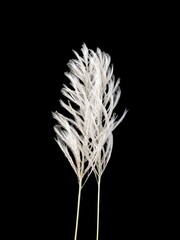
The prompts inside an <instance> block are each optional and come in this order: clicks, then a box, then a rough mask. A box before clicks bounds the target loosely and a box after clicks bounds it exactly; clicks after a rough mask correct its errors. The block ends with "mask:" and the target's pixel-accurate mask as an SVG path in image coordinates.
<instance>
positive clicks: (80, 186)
mask: <svg viewBox="0 0 180 240" xmlns="http://www.w3.org/2000/svg"><path fill="white" fill-rule="evenodd" d="M81 189H82V183H81V182H80V183H79V191H78V202H77V214H76V228H75V234H74V240H77V231H78V223H79V209H80V200H81Z"/></svg>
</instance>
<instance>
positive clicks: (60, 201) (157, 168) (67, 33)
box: [7, 5, 166, 240]
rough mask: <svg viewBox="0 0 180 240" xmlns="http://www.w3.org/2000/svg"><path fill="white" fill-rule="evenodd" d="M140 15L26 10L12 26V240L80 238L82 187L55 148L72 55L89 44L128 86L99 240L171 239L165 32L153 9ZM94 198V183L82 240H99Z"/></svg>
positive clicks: (86, 195) (86, 192)
mask: <svg viewBox="0 0 180 240" xmlns="http://www.w3.org/2000/svg"><path fill="white" fill-rule="evenodd" d="M133 7H134V6H131V8H128V7H127V8H124V7H120V6H114V5H113V7H112V6H111V5H109V6H106V8H105V9H102V8H97V6H96V5H94V7H92V9H91V8H89V7H84V8H83V9H81V8H78V10H77V8H76V10H73V6H72V5H70V9H71V11H70V10H69V8H66V7H65V6H63V7H62V6H61V7H58V8H57V9H56V7H52V8H50V9H49V6H44V5H43V6H34V7H32V8H28V7H26V8H25V9H24V11H23V12H21V11H20V13H18V14H15V16H14V18H13V19H11V20H10V22H9V30H8V31H9V37H7V44H8V47H7V49H8V51H9V55H8V56H10V60H11V62H12V63H13V64H12V65H13V67H12V70H11V71H12V74H13V76H14V77H13V81H12V84H11V87H10V88H9V96H11V97H10V100H11V103H12V105H11V107H10V110H11V113H12V114H14V113H15V114H14V115H13V116H14V118H13V123H12V124H13V134H12V133H11V137H12V138H11V139H12V141H13V144H12V145H13V147H12V146H11V149H12V150H11V151H12V152H13V154H14V153H17V155H16V156H17V157H15V159H16V160H15V161H13V162H12V163H11V164H10V163H9V169H10V170H11V171H12V175H11V177H12V176H13V177H12V180H11V181H10V189H9V192H10V198H9V199H8V202H9V207H8V209H10V213H9V215H8V216H10V217H9V219H8V221H10V222H11V223H12V226H14V227H13V228H12V232H13V234H14V235H15V236H19V238H21V237H22V238H23V239H28V238H29V237H34V236H36V237H37V238H45V237H46V238H47V239H65V240H70V239H73V235H74V227H75V217H76V202H77V193H78V182H77V178H76V176H75V174H74V172H73V170H72V169H71V167H70V164H69V163H68V161H67V159H66V158H65V157H64V155H63V153H62V152H61V150H60V149H59V147H58V145H57V144H56V142H55V141H54V137H55V133H54V131H53V126H54V124H55V123H56V121H55V120H54V119H53V118H52V111H56V110H57V111H60V110H61V108H60V105H59V102H58V100H59V99H60V98H61V93H60V90H61V88H62V85H63V84H64V83H66V82H67V81H68V79H67V78H66V77H65V76H64V72H65V71H67V70H68V67H67V65H66V64H67V62H68V61H69V60H70V59H72V58H74V54H73V52H72V49H74V50H76V51H77V52H79V53H80V49H81V46H82V44H83V43H86V44H87V46H88V48H91V49H93V50H95V49H96V48H97V47H99V48H100V49H101V50H103V51H105V52H107V53H109V54H110V56H111V59H112V63H113V65H114V74H115V76H116V78H118V77H120V78H121V90H122V96H121V99H120V102H119V104H118V106H117V108H116V113H117V114H118V115H119V116H121V114H122V113H123V110H124V109H125V108H128V109H129V112H128V114H127V115H126V117H125V119H124V121H123V122H122V123H121V124H120V125H119V127H118V128H117V129H116V130H115V131H114V147H113V153H112V157H111V160H110V162H109V164H108V166H107V169H106V171H105V172H104V175H103V178H102V188H101V210H100V238H99V239H100V240H101V239H102V240H103V239H104V240H113V239H129V238H132V237H138V239H146V238H147V237H152V236H154V234H155V233H156V232H157V231H158V232H159V233H158V234H160V232H161V230H162V231H164V229H163V226H162V218H163V217H164V218H165V215H166V212H164V211H163V208H164V201H163V199H162V196H161V194H162V192H163V191H164V187H165V186H164V184H163V180H162V175H161V174H160V173H162V174H163V167H162V164H161V151H159V148H160V146H159V143H158V138H159V135H160V131H161V130H160V122H159V120H158V117H157V112H158V111H159V106H161V103H157V102H156V100H157V94H158V93H159V92H158V86H159V85H160V84H161V82H160V81H161V80H160V78H159V75H158V74H159V70H160V69H161V66H160V64H159V62H158V59H159V55H160V54H161V47H160V45H161V40H160V38H159V34H160V31H161V30H162V28H159V27H158V23H156V24H157V25H156V24H155V23H154V18H155V17H157V16H158V13H156V12H154V15H153V17H152V15H151V13H150V12H149V11H148V10H147V8H145V10H144V11H143V12H142V11H140V10H139V6H135V7H136V10H137V11H134V10H133ZM29 9H30V10H29ZM116 10H117V11H116ZM156 14H157V15H156ZM159 25H160V24H159ZM8 56H7V57H8ZM11 92H12V93H13V94H11ZM13 96H15V97H13ZM13 136H17V137H16V139H18V140H16V139H14V138H13ZM10 170H9V171H10ZM7 181H8V179H7ZM96 195H97V184H96V181H95V178H94V176H93V175H92V176H91V177H90V179H89V180H88V182H87V183H86V185H85V187H84V188H83V191H82V201H81V209H80V220H79V231H78V239H79V240H81V239H83V240H88V239H91V240H92V239H95V232H96ZM156 236H157V235H156Z"/></svg>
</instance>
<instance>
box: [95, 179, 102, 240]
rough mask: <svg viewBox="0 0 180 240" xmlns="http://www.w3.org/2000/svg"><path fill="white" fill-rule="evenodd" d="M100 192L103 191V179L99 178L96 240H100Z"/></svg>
mask: <svg viewBox="0 0 180 240" xmlns="http://www.w3.org/2000/svg"><path fill="white" fill-rule="evenodd" d="M100 191H101V178H100V177H99V179H98V196H97V228H96V240H98V239H99V213H100Z"/></svg>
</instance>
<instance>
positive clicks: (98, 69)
mask: <svg viewBox="0 0 180 240" xmlns="http://www.w3.org/2000/svg"><path fill="white" fill-rule="evenodd" d="M81 50H82V54H83V56H82V57H81V56H80V55H79V54H78V53H77V52H75V51H74V53H75V55H76V57H77V59H74V60H70V62H69V63H68V66H69V68H70V72H68V73H65V75H66V76H67V77H68V78H69V80H70V85H71V87H68V86H66V85H64V87H63V89H62V94H63V95H64V96H65V97H66V98H67V100H68V103H65V102H63V101H62V100H60V103H61V105H62V107H64V108H65V109H66V110H67V111H68V112H69V113H70V114H71V115H72V117H71V118H69V117H65V116H64V115H62V114H61V113H58V112H55V113H53V117H54V118H55V119H56V120H57V121H58V125H56V126H55V127H54V129H55V132H56V134H57V139H56V141H57V143H58V145H59V146H60V148H61V150H62V151H63V152H64V154H65V156H66V157H67V159H68V161H69V163H70V164H71V166H72V168H73V170H74V172H75V173H76V175H77V178H78V183H79V192H78V203H77V216H76V227H75V235H74V240H76V239H77V230H78V220H79V209H80V199H81V190H82V187H83V186H84V184H85V183H86V181H87V179H88V178H89V176H90V174H91V173H92V171H94V174H95V177H96V180H97V183H98V200H97V234H96V239H97V240H98V235H99V209H100V184H101V177H102V174H103V172H104V170H105V168H106V166H107V164H108V162H109V159H110V156H111V152H112V147H113V135H112V132H113V130H114V129H115V128H116V127H117V126H118V124H119V123H120V122H121V121H122V120H123V118H124V117H125V115H126V113H127V110H125V111H124V113H123V115H122V117H121V118H120V119H119V120H116V119H117V116H116V115H115V113H113V110H114V108H115V107H116V105H117V103H118V101H119V98H120V87H119V83H120V80H117V81H115V77H114V75H113V67H112V66H110V56H109V55H108V54H106V53H104V52H102V51H101V50H100V49H97V51H96V52H94V51H92V50H89V49H88V48H87V47H86V45H85V44H83V46H82V49H81Z"/></svg>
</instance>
